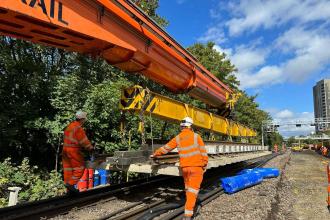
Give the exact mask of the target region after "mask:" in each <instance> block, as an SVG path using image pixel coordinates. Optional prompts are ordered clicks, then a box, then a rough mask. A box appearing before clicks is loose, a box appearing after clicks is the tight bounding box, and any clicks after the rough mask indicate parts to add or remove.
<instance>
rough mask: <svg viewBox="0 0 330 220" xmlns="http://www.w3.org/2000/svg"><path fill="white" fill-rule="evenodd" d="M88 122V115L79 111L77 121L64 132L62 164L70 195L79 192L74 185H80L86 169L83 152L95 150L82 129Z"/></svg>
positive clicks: (65, 182)
mask: <svg viewBox="0 0 330 220" xmlns="http://www.w3.org/2000/svg"><path fill="white" fill-rule="evenodd" d="M86 120H87V113H86V112H83V111H78V112H77V113H76V120H75V121H73V122H71V123H70V124H69V125H68V126H67V127H66V128H65V130H64V141H63V142H64V143H63V151H62V162H63V173H64V184H65V187H66V188H67V189H68V192H69V193H70V192H71V193H76V192H79V191H78V190H77V189H76V188H75V187H74V185H75V184H77V183H78V181H79V179H80V178H81V176H82V175H83V173H84V169H85V161H84V155H83V152H82V150H83V149H85V150H88V151H91V150H93V146H92V144H91V142H90V141H89V140H88V138H87V136H86V133H85V131H84V129H83V128H82V126H83V124H84V123H85V122H86Z"/></svg>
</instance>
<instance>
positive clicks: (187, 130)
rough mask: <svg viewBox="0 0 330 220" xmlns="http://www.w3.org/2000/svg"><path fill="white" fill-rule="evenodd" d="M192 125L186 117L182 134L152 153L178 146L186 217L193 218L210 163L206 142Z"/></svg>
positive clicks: (181, 125) (159, 152) (190, 120)
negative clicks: (204, 175)
mask: <svg viewBox="0 0 330 220" xmlns="http://www.w3.org/2000/svg"><path fill="white" fill-rule="evenodd" d="M192 125H193V120H192V119H191V118H190V117H185V118H184V119H183V120H182V121H181V124H180V127H181V132H180V134H179V135H177V136H176V137H175V138H173V139H172V140H170V142H168V143H167V144H166V145H165V146H163V147H161V148H159V149H158V150H157V151H156V152H155V153H154V154H153V155H152V157H157V156H160V155H163V154H166V153H168V152H169V151H171V150H173V149H174V148H176V147H177V148H178V153H179V157H180V167H181V169H182V174H183V179H184V184H185V190H186V204H185V210H184V216H185V217H184V219H191V218H192V216H193V214H194V207H195V203H196V199H197V196H198V192H199V189H200V185H201V183H202V181H203V174H204V171H205V170H206V167H207V163H208V156H207V152H206V149H205V145H204V142H203V140H202V138H201V137H200V136H199V135H198V134H196V133H194V132H193V131H192V128H191V126H192Z"/></svg>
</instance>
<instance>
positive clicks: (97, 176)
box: [93, 170, 100, 187]
mask: <svg viewBox="0 0 330 220" xmlns="http://www.w3.org/2000/svg"><path fill="white" fill-rule="evenodd" d="M98 185H100V174H99V171H98V170H95V171H94V182H93V187H95V186H98Z"/></svg>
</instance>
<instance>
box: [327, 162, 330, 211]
mask: <svg viewBox="0 0 330 220" xmlns="http://www.w3.org/2000/svg"><path fill="white" fill-rule="evenodd" d="M327 174H328V199H327V202H328V209H329V211H330V163H328V165H327Z"/></svg>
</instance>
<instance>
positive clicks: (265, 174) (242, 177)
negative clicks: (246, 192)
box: [220, 168, 280, 194]
mask: <svg viewBox="0 0 330 220" xmlns="http://www.w3.org/2000/svg"><path fill="white" fill-rule="evenodd" d="M279 173H280V171H279V170H278V169H276V168H254V169H245V170H242V171H241V172H239V173H238V175H237V176H232V177H226V178H221V179H220V181H221V186H222V188H223V189H224V191H225V192H226V193H229V194H232V193H235V192H237V191H239V190H242V189H245V188H247V187H250V186H254V185H256V184H259V183H261V182H262V180H263V179H264V178H272V177H277V176H279Z"/></svg>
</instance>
